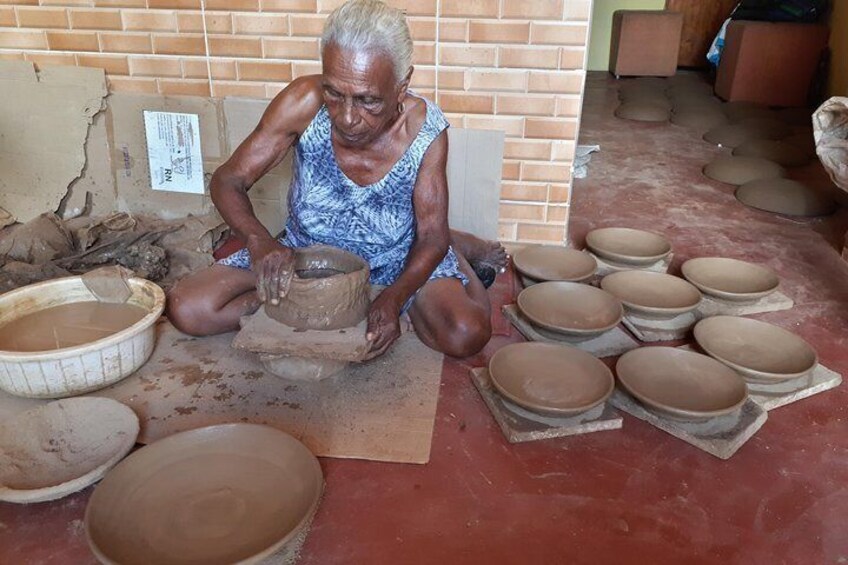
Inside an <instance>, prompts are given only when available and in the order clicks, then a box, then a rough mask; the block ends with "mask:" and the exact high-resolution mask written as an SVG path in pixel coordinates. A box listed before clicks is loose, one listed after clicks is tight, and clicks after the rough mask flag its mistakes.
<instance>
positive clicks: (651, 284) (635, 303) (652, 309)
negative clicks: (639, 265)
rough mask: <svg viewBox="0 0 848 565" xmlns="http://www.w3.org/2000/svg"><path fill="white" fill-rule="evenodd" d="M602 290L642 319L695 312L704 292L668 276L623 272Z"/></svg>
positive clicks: (604, 282) (606, 279)
mask: <svg viewBox="0 0 848 565" xmlns="http://www.w3.org/2000/svg"><path fill="white" fill-rule="evenodd" d="M601 288H602V289H603V290H605V291H607V292H609V293H610V294H612V295H613V296H615V297H616V298H618V299H619V300H621V303H622V304H624V308H625V310H626V311H627V312H628V313H630V314H633V315H636V316H639V317H642V318H654V319H669V318H674V317H676V316H681V315H683V314H686V313H688V312H691V311H693V310H694V309H695V308H697V307H698V305H699V304H700V303H701V292H700V291H699V290H698V289H697V288H696V287H695V286H694V285H692V284H691V283H688V282H686V281H685V280H683V279H681V278H678V277H675V276H672V275H668V274H665V273H654V272H651V271H619V272H618V273H613V274H611V275H607V276H606V277H604V278H603V280H601Z"/></svg>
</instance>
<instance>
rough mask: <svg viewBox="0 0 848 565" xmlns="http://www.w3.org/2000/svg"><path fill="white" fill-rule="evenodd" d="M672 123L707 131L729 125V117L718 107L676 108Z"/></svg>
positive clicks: (672, 115)
mask: <svg viewBox="0 0 848 565" xmlns="http://www.w3.org/2000/svg"><path fill="white" fill-rule="evenodd" d="M671 123H673V124H676V125H678V126H683V127H688V128H693V129H696V130H699V131H707V130H710V129H712V128H714V127H716V126H720V125H722V124H725V123H727V116H725V115H724V112H722V111H721V108H719V107H716V106H707V105H704V106H684V107H682V108H680V109H677V108H675V110H674V112H673V113H672V114H671Z"/></svg>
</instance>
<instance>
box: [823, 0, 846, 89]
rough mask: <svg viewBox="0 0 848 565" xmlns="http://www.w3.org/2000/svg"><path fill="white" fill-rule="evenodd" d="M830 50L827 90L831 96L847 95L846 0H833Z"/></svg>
mask: <svg viewBox="0 0 848 565" xmlns="http://www.w3.org/2000/svg"><path fill="white" fill-rule="evenodd" d="M830 50H831V56H830V81H829V83H828V91H829V92H830V95H831V96H848V0H836V1H835V2H833V12H832V13H831V15H830Z"/></svg>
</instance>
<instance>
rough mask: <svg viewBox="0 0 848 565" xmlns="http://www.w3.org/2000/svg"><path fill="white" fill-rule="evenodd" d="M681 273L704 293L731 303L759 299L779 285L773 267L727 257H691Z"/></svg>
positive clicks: (684, 264)
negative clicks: (769, 267)
mask: <svg viewBox="0 0 848 565" xmlns="http://www.w3.org/2000/svg"><path fill="white" fill-rule="evenodd" d="M681 272H682V273H683V277H684V278H685V279H686V280H687V281H689V282H690V283H692V284H693V285H695V286H696V287H698V289H699V290H700V291H701V292H703V293H704V294H707V295H710V296H712V297H715V298H718V299H720V300H727V301H729V302H756V301H757V300H760V299H762V298H765V297H766V296H768V295H770V294H772V293H773V292H775V291H776V290H777V289H778V287H779V286H780V279H779V278H778V277H777V275H776V274H775V273H774V271H772V270H771V269H768V268H766V267H763V266H762V265H757V264H754V263H749V262H747V261H740V260H739V259H731V258H728V257H698V258H696V259H690V260H688V261H686V262H685V263H683V266H682V267H681Z"/></svg>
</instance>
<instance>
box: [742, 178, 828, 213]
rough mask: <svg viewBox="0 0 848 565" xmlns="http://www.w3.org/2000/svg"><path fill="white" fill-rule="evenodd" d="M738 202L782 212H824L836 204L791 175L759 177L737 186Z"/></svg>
mask: <svg viewBox="0 0 848 565" xmlns="http://www.w3.org/2000/svg"><path fill="white" fill-rule="evenodd" d="M736 198H737V199H738V200H739V202H741V203H743V204H745V205H747V206H750V207H752V208H756V209H758V210H764V211H766V212H773V213H775V214H783V215H785V216H805V217H811V216H827V215H828V214H833V213H834V212H835V211H836V208H837V204H836V202H835V201H834V200H833V199H831V198H830V197H829V196H827V195H826V194H823V193H822V192H819V191H817V190H815V189H813V188H810V187H808V186H807V185H805V184H803V183H800V182H798V181H796V180H791V179H760V180H755V181H751V182H749V183H745V184H743V185H742V186H740V187H739V188H737V189H736Z"/></svg>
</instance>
